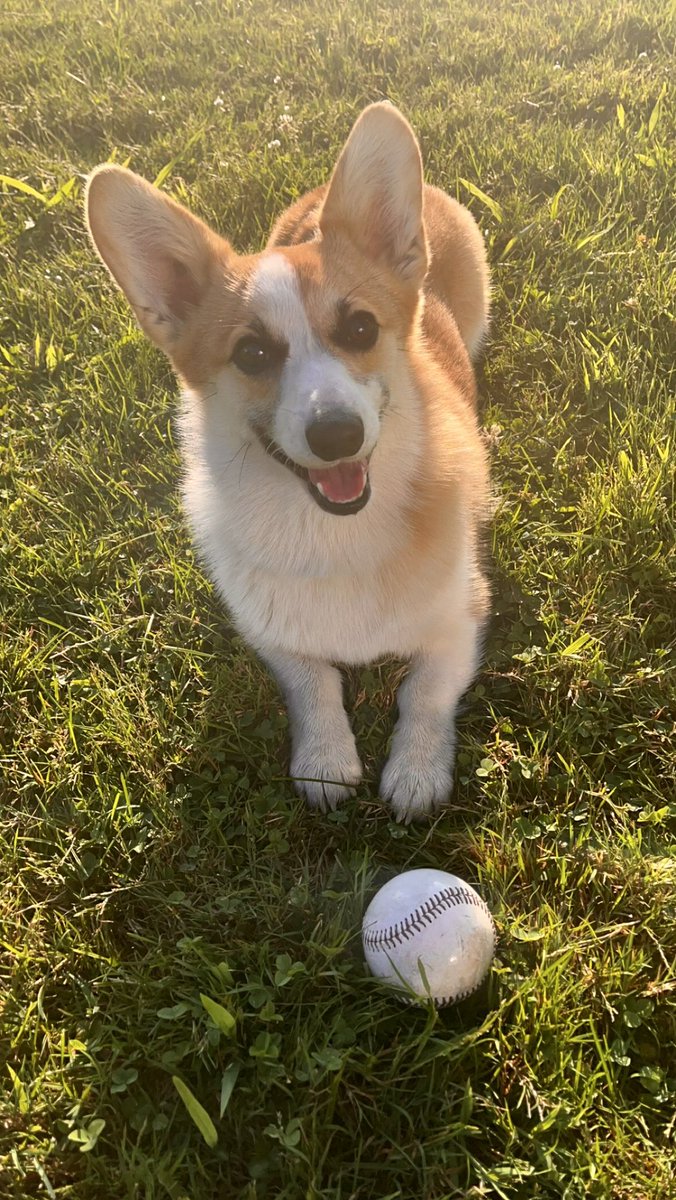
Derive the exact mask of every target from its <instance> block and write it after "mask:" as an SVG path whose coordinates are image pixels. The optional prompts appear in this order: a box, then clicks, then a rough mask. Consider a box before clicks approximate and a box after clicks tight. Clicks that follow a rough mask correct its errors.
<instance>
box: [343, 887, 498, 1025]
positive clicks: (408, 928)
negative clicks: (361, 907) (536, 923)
mask: <svg viewBox="0 0 676 1200" xmlns="http://www.w3.org/2000/svg"><path fill="white" fill-rule="evenodd" d="M362 939H363V943H364V955H365V957H366V962H367V964H368V967H369V969H370V971H371V973H372V974H373V975H377V976H378V977H379V978H380V979H383V980H385V981H386V982H388V983H391V984H393V985H394V986H395V987H398V988H399V989H400V990H401V991H402V993H403V998H404V999H406V993H407V992H408V993H409V996H410V993H411V992H414V993H415V994H416V995H417V996H420V997H423V998H427V997H430V998H431V999H432V1000H433V1001H434V1003H435V1004H436V1005H437V1007H440V1006H441V1005H443V1004H452V1003H453V1002H454V1001H456V1000H462V999H463V998H464V997H465V996H469V995H471V993H472V992H474V991H476V989H477V988H478V987H479V984H480V983H481V982H482V980H483V979H484V978H485V976H486V973H487V971H488V968H489V967H490V965H491V960H492V958H493V954H494V952H495V926H494V924H493V918H492V916H491V914H490V912H489V909H488V907H487V905H486V904H485V903H484V901H483V900H482V899H481V896H479V894H478V893H477V892H475V891H474V888H472V887H470V885H469V884H468V883H465V882H464V881H463V880H462V879H458V876H457V875H449V874H448V873H447V872H446V871H435V870H432V869H427V868H425V869H423V870H418V871H405V872H404V873H403V875H396V876H395V878H394V879H390V880H389V882H388V883H386V884H385V885H384V886H383V887H381V889H380V891H379V892H376V894H375V896H374V897H373V899H372V901H371V903H370V904H369V906H368V908H367V910H366V913H365V914H364V921H363V925H362Z"/></svg>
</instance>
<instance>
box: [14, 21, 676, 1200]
mask: <svg viewBox="0 0 676 1200" xmlns="http://www.w3.org/2000/svg"><path fill="white" fill-rule="evenodd" d="M0 46H2V78H1V79H0V112H1V120H0V145H1V146H2V152H1V155H0V172H1V173H2V178H1V181H0V203H1V216H0V246H1V251H0V253H1V258H0V262H1V272H0V408H1V410H2V422H1V423H0V506H1V516H0V628H1V636H2V642H1V644H0V802H1V805H2V807H1V810H0V812H1V816H0V871H1V878H2V884H1V891H0V1007H1V1025H0V1195H2V1197H3V1200H43V1198H49V1200H57V1198H58V1200H239V1198H241V1200H259V1198H260V1200H262V1198H268V1197H269V1198H270V1200H395V1198H398V1200H461V1198H470V1197H471V1198H478V1197H490V1198H491V1200H545V1198H548V1200H587V1198H588V1197H590V1198H595V1197H597V1198H604V1200H606V1198H607V1200H666V1198H667V1197H668V1196H670V1195H674V1194H676V1179H675V1168H674V1161H675V1158H674V1145H673V1143H674V1132H675V1121H674V1115H673V1114H674V1099H675V1097H676V1078H675V1076H676V1070H675V1069H674V1061H675V1058H674V1043H675V1041H676V1037H675V1034H676V1028H675V1022H674V1007H675V1006H674V999H675V998H676V973H675V970H674V963H675V960H676V922H675V920H674V918H675V916H676V912H675V908H674V892H675V885H676V860H675V858H674V838H673V835H674V817H675V816H676V779H675V776H676V770H675V767H676V762H675V759H676V754H675V746H676V737H675V729H674V713H675V711H676V705H675V699H676V697H675V695H674V693H675V691H676V689H675V686H674V679H675V676H676V672H674V661H673V645H674V634H675V629H676V619H675V614H676V596H675V594H674V580H675V578H676V554H675V550H674V547H675V544H676V516H675V506H674V463H675V460H676V454H675V450H674V442H673V438H674V393H675V391H676V389H675V388H674V347H675V341H674V316H675V313H676V294H675V285H674V280H675V277H676V270H675V268H676V203H675V201H674V178H675V173H674V145H675V144H676V140H675V123H674V86H673V63H674V57H673V56H674V50H675V24H674V16H673V8H672V7H671V6H670V4H669V3H667V2H664V3H662V2H661V0H626V2H625V0H620V2H611V3H610V4H609V3H608V2H607V0H605V2H603V0H551V2H550V3H549V4H547V5H544V4H535V3H532V4H526V3H523V2H518V0H500V2H499V3H496V4H490V3H487V2H486V0H456V3H454V4H450V3H448V2H444V0H419V2H418V3H415V4H414V3H412V2H410V0H409V2H408V3H404V2H403V0H400V2H398V3H390V4H384V3H379V2H378V0H370V2H368V3H367V2H366V0H321V2H320V0H299V2H298V3H296V2H294V0H289V2H288V3H287V4H286V5H285V6H284V7H280V6H277V5H273V4H270V3H269V2H266V3H264V2H263V0H220V2H216V0H193V2H192V3H188V2H187V0H175V2H173V3H170V2H168V0H156V2H155V3H154V4H151V3H150V0H115V3H102V0H92V2H91V3H90V4H89V5H87V6H83V5H81V4H79V3H75V2H74V0H52V3H49V4H48V3H46V2H43V3H40V0H9V3H8V5H7V6H5V8H4V10H3V15H1V16H0ZM670 76H671V84H670V83H669V79H670ZM382 97H389V98H390V99H392V100H393V101H395V102H396V103H397V104H399V105H400V106H401V108H402V109H403V110H404V112H405V113H406V114H407V115H408V117H409V118H410V120H411V121H412V123H413V125H414V127H415V129H416V130H417V132H418V133H419V135H420V139H421V144H422V148H423V154H424V159H425V165H426V174H427V178H428V179H429V180H430V181H431V182H434V183H437V184H439V185H441V186H442V187H445V188H446V189H447V190H448V191H449V192H451V193H452V194H453V195H456V196H457V197H458V198H459V199H461V200H462V201H464V202H465V203H467V204H468V205H469V206H470V207H471V209H472V211H473V212H474V214H475V215H476V217H477V219H478V220H479V222H480V224H481V227H482V229H483V230H484V232H485V236H486V241H487V245H488V248H489V255H490V260H491V264H492V268H493V273H494V319H493V327H492V338H491V342H490V344H489V345H488V347H487V350H486V354H485V358H484V361H483V363H482V364H481V367H480V372H479V374H480V391H481V398H482V413H483V420H484V424H485V427H486V430H487V438H488V440H489V444H490V447H491V453H492V458H493V472H494V479H495V485H496V500H497V505H496V508H497V511H496V516H495V521H494V525H493V528H492V534H491V544H489V545H488V546H487V559H488V561H489V562H490V575H491V579H492V586H493V597H494V599H493V618H492V621H491V625H490V630H489V635H488V639H487V644H486V652H485V662H484V666H483V669H482V671H481V673H480V675H479V677H478V678H477V680H476V683H475V685H474V686H473V688H472V689H471V691H470V692H469V694H468V696H467V699H466V703H465V705H464V710H463V714H462V717H461V720H460V730H459V739H460V753H459V764H458V773H457V782H456V789H455V792H454V796H453V800H452V803H451V806H450V807H449V809H448V810H447V811H446V812H445V813H444V814H443V815H441V816H439V818H438V819H436V820H435V821H434V822H433V823H432V824H428V825H421V826H415V827H402V826H400V825H397V824H396V823H394V822H393V821H391V820H390V819H389V817H388V814H387V812H386V811H385V810H384V809H383V807H382V806H381V804H380V803H379V802H378V799H377V788H376V784H377V778H378V767H379V764H380V763H381V761H382V759H383V757H384V754H385V751H386V746H387V740H388V737H389V735H390V732H391V727H392V715H393V713H392V697H393V692H394V685H395V683H396V682H397V679H398V677H399V674H400V668H394V669H392V668H391V667H389V668H388V667H387V666H386V665H385V666H383V665H378V666H376V667H374V668H372V669H369V670H365V671H361V672H358V673H357V672H355V673H354V674H352V675H351V676H350V679H349V681H348V692H349V695H350V704H351V707H352V710H353V711H354V716H355V725H356V730H357V736H358V742H359V745H360V748H361V750H362V751H363V753H364V758H365V763H366V768H367V770H366V780H365V783H364V784H363V785H362V787H361V788H360V789H359V793H358V795H357V796H356V797H355V799H354V801H352V802H350V803H349V804H348V805H347V806H346V807H345V808H343V809H341V810H339V811H338V812H336V813H333V814H330V815H328V816H322V815H319V814H316V813H311V812H308V811H306V810H305V809H304V807H303V805H302V804H301V803H300V802H299V801H298V800H297V799H296V798H295V796H294V793H293V789H292V787H291V786H290V784H289V782H288V779H287V778H286V771H287V766H286V762H287V759H286V754H287V724H286V717H285V714H284V712H283V708H282V705H281V702H280V699H279V696H278V694H277V692H276V690H275V687H274V685H273V683H272V682H271V680H270V678H269V677H268V675H267V674H266V672H265V671H264V670H263V669H262V668H261V667H260V665H259V664H258V663H257V662H256V660H255V658H254V657H253V656H252V655H251V654H250V653H249V652H248V651H247V649H246V647H245V646H244V645H243V643H242V642H241V640H240V639H239V638H238V637H237V636H235V635H234V633H233V631H232V630H231V628H230V627H229V625H228V619H227V614H225V613H224V612H223V610H222V608H221V607H220V605H219V603H218V601H217V599H216V597H215V595H214V593H213V591H212V589H211V587H210V585H209V584H208V582H207V581H206V578H205V576H204V574H203V573H202V570H201V567H200V564H199V562H198V561H197V560H196V558H195V557H194V554H193V551H192V548H191V546H190V543H189V539H188V536H187V533H186V529H185V526H184V523H183V520H182V516H181V512H180V506H179V502H178V496H177V482H178V479H179V476H180V464H179V460H178V455H177V451H176V445H175V439H174V411H175V385H174V382H173V380H172V377H171V374H170V371H169V368H168V366H167V364H166V363H165V361H164V360H163V359H162V358H161V356H160V355H159V353H158V352H157V351H155V350H153V349H152V348H151V347H150V346H149V345H148V344H147V343H146V342H145V341H144V339H143V337H142V335H141V334H140V333H139V331H138V330H137V328H136V326H135V324H134V322H133V320H132V318H131V316H130V312H129V310H128V309H127V307H126V305H125V303H124V301H123V300H122V299H121V297H120V296H119V295H118V294H117V292H116V291H115V290H114V288H113V286H112V284H111V283H110V281H109V280H108V277H107V276H106V274H105V272H104V270H103V269H102V267H101V265H100V264H99V263H98V262H97V260H96V259H95V256H94V254H93V252H92V250H91V249H90V247H89V245H88V244H87V241H86V238H85V234H84V229H83V222H82V215H81V198H82V186H83V178H84V175H85V174H86V172H87V171H88V170H89V169H90V168H91V167H93V166H94V165H95V164H96V163H97V162H100V161H102V160H106V159H108V158H111V159H115V160H116V161H117V162H128V163H129V164H130V165H131V166H132V167H133V168H134V169H136V170H137V171H139V172H140V173H142V174H144V175H146V177H147V178H149V179H151V180H153V179H157V180H158V181H159V182H160V183H161V186H162V187H163V188H164V189H165V190H166V191H167V192H169V193H170V194H171V195H173V196H175V197H177V198H179V199H180V200H182V201H183V202H185V203H187V204H189V205H190V206H191V207H192V208H193V209H194V210H195V211H196V212H197V213H199V215H201V216H202V217H203V218H205V219H206V220H208V221H210V222H212V223H213V224H214V225H215V226H216V227H217V228H218V229H219V230H220V231H221V232H223V233H226V234H227V235H228V236H229V237H230V238H231V239H232V240H233V241H234V242H235V244H236V245H237V246H238V247H239V248H240V249H247V248H249V249H257V248H259V247H260V246H261V245H262V244H263V241H264V239H265V237H266V234H267V232H268V230H269V228H270V225H271V223H272V220H273V218H274V216H275V215H276V214H278V213H279V211H280V210H281V209H282V208H283V207H284V205H286V204H288V203H289V201H290V200H291V199H293V198H294V197H295V196H297V195H298V194H300V193H301V192H302V191H303V190H305V189H307V188H309V187H312V186H315V185H316V184H318V183H319V182H321V181H322V180H324V179H325V178H326V175H327V173H328V171H329V170H330V167H331V165H332V163H333V161H334V160H335V156H336V154H337V152H338V150H339V148H340V146H341V144H342V141H343V139H344V138H345V136H346V134H347V132H348V129H349V127H350V125H351V122H352V120H353V119H354V117H355V116H356V114H357V113H358V112H359V111H360V109H361V108H362V107H363V106H364V105H365V104H366V103H368V102H370V101H372V100H375V99H379V98H382ZM425 865H437V866H440V867H443V868H445V869H447V870H451V871H454V872H455V873H456V874H459V875H461V876H463V877H464V878H466V879H467V880H468V881H469V882H471V883H473V884H474V885H475V886H476V887H478V888H479V890H480V891H481V893H482V895H483V896H484V897H485V898H486V900H487V901H488V903H489V905H490V906H491V909H492V911H493V913H494V915H495V920H496V924H497V928H498V934H499V944H498V955H497V959H496V962H495V967H494V970H493V972H492V974H491V977H490V979H489V981H488V983H487V984H486V985H485V986H484V988H483V989H482V991H481V993H480V994H479V995H478V997H476V998H474V999H473V1000H471V1001H466V1002H464V1003H463V1004H462V1005H460V1006H457V1007H455V1008H450V1009H446V1010H443V1011H441V1012H439V1013H437V1012H435V1011H433V1010H429V1011H428V1010H426V1009H424V1008H423V1009H421V1010H409V1009H406V1008H403V1007H400V1006H399V1005H398V1004H397V1003H395V1002H393V1001H392V999H391V998H389V997H388V996H386V995H383V994H382V993H381V991H380V990H379V988H378V987H377V986H376V985H375V983H374V982H373V981H372V980H371V979H369V977H368V976H367V975H366V973H365V968H364V965H363V961H362V956H361V947H360V938H359V928H360V920H361V914H362V912H363V908H364V906H365V904H366V903H367V902H368V899H369V898H370V896H371V895H372V894H373V892H374V890H375V888H376V887H377V885H378V884H379V883H381V882H383V881H384V880H385V879H387V878H388V877H390V876H391V875H393V874H394V873H396V872H397V871H399V870H403V869H405V868H409V867H416V866H425ZM172 1077H175V1078H176V1079H177V1080H178V1081H179V1089H180V1090H179V1089H177V1087H176V1085H175V1083H174V1082H173V1080H172ZM186 1089H188V1090H186ZM181 1092H182V1094H181ZM196 1102H197V1103H198V1104H199V1105H201V1106H202V1109H203V1110H204V1111H205V1113H206V1114H207V1115H208V1119H209V1121H210V1122H211V1126H209V1125H207V1127H206V1133H207V1140H205V1137H204V1136H203V1132H201V1131H200V1128H199V1124H200V1123H201V1124H202V1125H203V1126H204V1118H203V1117H202V1116H201V1115H200V1113H201V1110H199V1109H196V1108H195V1103H196ZM191 1108H192V1110H193V1112H192V1115H191V1112H190V1111H189V1109H191ZM195 1116H196V1117H197V1118H198V1120H197V1123H196V1121H195V1119H194V1118H195ZM214 1140H215V1145H213V1144H211V1145H209V1144H207V1141H208V1142H211V1143H213V1142H214Z"/></svg>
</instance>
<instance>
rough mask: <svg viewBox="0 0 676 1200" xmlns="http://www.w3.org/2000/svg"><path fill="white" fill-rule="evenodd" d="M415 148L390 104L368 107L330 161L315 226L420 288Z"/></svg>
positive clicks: (422, 251)
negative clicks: (335, 158)
mask: <svg viewBox="0 0 676 1200" xmlns="http://www.w3.org/2000/svg"><path fill="white" fill-rule="evenodd" d="M422 212H423V173H422V161H421V158H420V148H419V146H418V143H417V141H416V138H415V134H414V133H413V130H412V129H411V126H410V125H409V123H408V121H407V120H405V118H404V117H403V116H402V115H401V113H400V112H399V111H398V109H396V108H395V107H394V106H393V105H392V104H388V103H386V102H383V103H380V104H371V105H370V106H369V107H368V108H366V109H364V112H363V113H362V114H361V116H360V117H359V118H358V120H357V121H356V123H355V125H354V126H353V128H352V132H351V133H350V136H349V138H348V139H347V142H346V143H345V146H344V148H343V151H342V154H341V155H340V158H339V159H338V162H337V163H336V167H335V170H334V172H333V175H332V177H331V182H330V184H329V190H328V192H327V195H326V199H325V201H324V205H323V207H322V212H321V216H320V220H319V225H320V228H321V230H322V233H323V234H324V236H326V235H327V234H328V233H330V232H331V231H332V230H341V231H342V232H344V233H346V234H347V235H348V237H350V238H351V240H352V241H353V242H355V243H356V245H357V246H358V247H359V249H360V250H362V251H363V252H364V253H365V254H367V255H368V256H369V258H372V259H375V260H380V261H385V262H386V263H387V265H388V266H389V267H390V269H391V270H392V271H394V272H395V273H396V274H398V275H399V276H400V277H401V278H402V279H405V280H408V281H410V282H412V283H414V284H415V285H416V286H418V287H419V286H420V285H421V284H422V281H423V279H424V277H425V272H426V271H427V264H428V255H427V240H426V238H425V229H424V225H423V215H422Z"/></svg>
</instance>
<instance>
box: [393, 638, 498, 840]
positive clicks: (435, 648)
mask: <svg viewBox="0 0 676 1200" xmlns="http://www.w3.org/2000/svg"><path fill="white" fill-rule="evenodd" d="M480 636H481V622H479V621H476V620H474V619H470V618H467V619H466V620H463V621H459V622H458V623H457V624H456V625H455V626H454V629H453V631H452V634H451V635H450V636H447V637H446V638H444V639H443V641H441V642H440V643H439V644H435V645H431V646H429V647H428V648H426V649H425V650H424V651H421V652H420V653H419V654H417V655H416V656H415V657H414V658H413V660H412V663H411V669H410V671H409V674H408V676H407V677H406V679H405V680H404V682H403V683H402V685H401V687H400V688H399V692H398V694H397V701H398V705H399V719H398V721H397V724H396V727H395V730H394V737H393V739H392V748H391V750H390V756H389V758H388V760H387V763H386V764H385V769H384V771H383V775H382V778H381V781H380V794H381V796H382V798H383V799H384V800H387V801H388V803H389V804H390V805H391V807H392V808H393V810H394V813H395V816H396V817H397V819H398V820H403V821H411V820H415V819H416V818H419V817H424V816H426V815H427V814H428V813H432V812H434V810H435V809H437V808H440V807H441V805H443V804H445V803H446V801H447V800H448V798H449V796H450V794H451V791H452V788H453V765H454V761H455V712H456V709H457V706H458V701H459V699H460V697H461V696H462V693H463V692H464V691H465V689H466V688H467V687H468V685H469V684H470V683H471V681H472V678H473V676H474V673H475V671H476V667H477V661H478V652H479V645H480Z"/></svg>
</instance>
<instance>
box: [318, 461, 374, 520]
mask: <svg viewBox="0 0 676 1200" xmlns="http://www.w3.org/2000/svg"><path fill="white" fill-rule="evenodd" d="M307 476H308V487H309V491H310V495H311V496H312V498H313V500H316V501H317V504H319V506H320V508H323V509H325V511H326V512H331V513H339V514H342V515H346V514H348V513H355V512H359V510H360V508H363V507H364V505H365V504H366V503H367V501H368V499H369V496H370V495H371V485H370V483H369V472H368V461H367V460H366V459H362V460H361V461H360V462H339V463H336V464H335V466H333V467H321V468H320V469H319V470H315V469H314V468H312V469H310V470H308V472H307Z"/></svg>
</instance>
